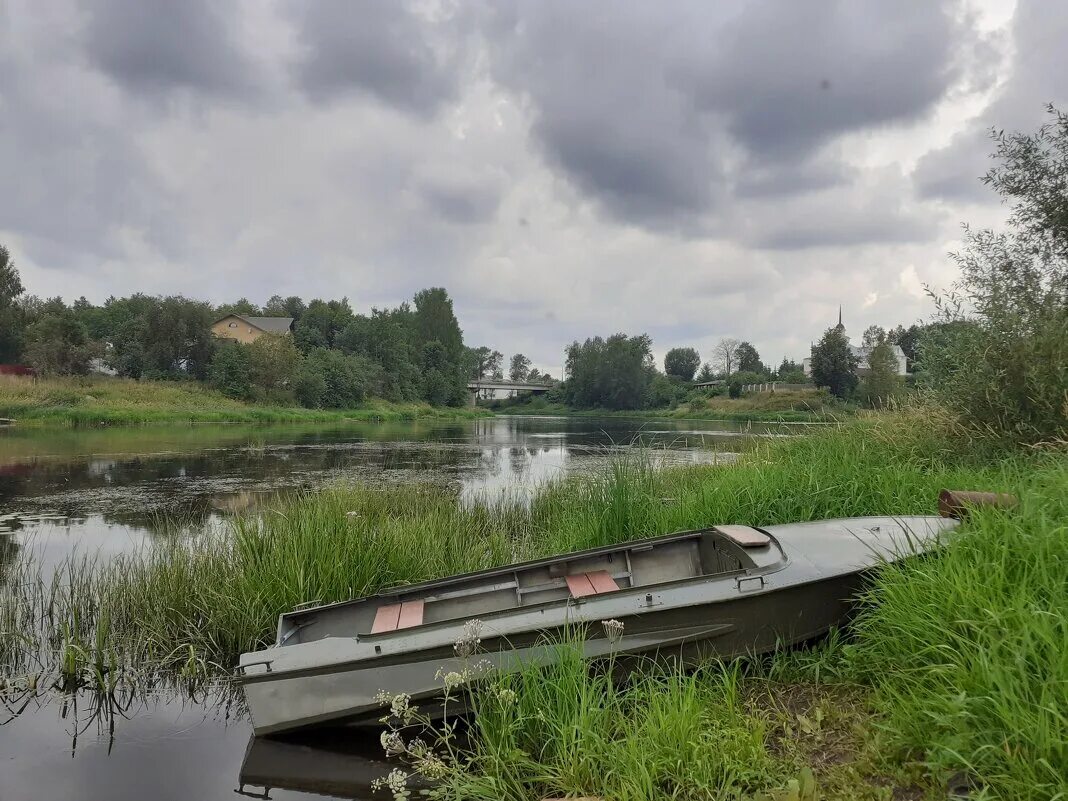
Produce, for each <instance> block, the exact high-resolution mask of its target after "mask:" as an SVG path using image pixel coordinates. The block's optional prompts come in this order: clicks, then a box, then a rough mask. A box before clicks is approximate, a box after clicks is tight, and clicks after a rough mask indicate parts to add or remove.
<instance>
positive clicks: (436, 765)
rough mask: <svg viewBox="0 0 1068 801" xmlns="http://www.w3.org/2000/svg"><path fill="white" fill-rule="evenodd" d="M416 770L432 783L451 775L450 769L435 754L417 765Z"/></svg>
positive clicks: (421, 760) (428, 755) (419, 761)
mask: <svg viewBox="0 0 1068 801" xmlns="http://www.w3.org/2000/svg"><path fill="white" fill-rule="evenodd" d="M415 769H416V770H417V771H419V772H420V773H422V774H423V775H424V776H426V777H427V778H428V779H430V780H431V781H439V780H441V779H444V778H445V776H446V775H448V773H449V767H448V765H446V764H445V763H444V762H442V761H441V759H440V758H439V757H436V756H434V755H433V754H427V755H426V756H425V757H423V758H422V759H420V760H418V761H417V762H416V763H415Z"/></svg>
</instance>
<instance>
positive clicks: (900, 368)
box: [801, 306, 908, 377]
mask: <svg viewBox="0 0 1068 801" xmlns="http://www.w3.org/2000/svg"><path fill="white" fill-rule="evenodd" d="M835 328H837V329H838V330H839V331H841V332H842V333H845V326H844V325H842V307H841V306H839V307H838V325H837V326H835ZM892 348H893V351H894V358H895V359H897V374H898V375H905V372H906V367H907V366H908V359H906V358H905V351H903V350H901V347H900V346H899V345H893V346H892ZM849 350H850V351H852V353H853V355H854V356H855V357H856V359H857V375H864V374H865V373H867V372H868V370H869V369H870V368H869V366H868V357H869V356H870V355H871V348H868V347H865V346H863V345H859V346H858V345H854V344H852V343H850V345H849ZM801 367H802V369H804V371H805V375H807V376H810V377H811V375H812V357H811V356H808V357H806V358H805V359H804V360H803V361H802V362H801Z"/></svg>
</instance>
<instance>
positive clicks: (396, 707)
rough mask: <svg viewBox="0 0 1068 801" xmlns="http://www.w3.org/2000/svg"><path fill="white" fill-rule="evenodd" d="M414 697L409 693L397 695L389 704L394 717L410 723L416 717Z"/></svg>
mask: <svg viewBox="0 0 1068 801" xmlns="http://www.w3.org/2000/svg"><path fill="white" fill-rule="evenodd" d="M411 702H412V697H411V696H410V695H408V693H397V694H396V695H394V696H393V698H392V699H391V700H390V702H389V711H390V712H391V713H392V714H393V717H395V718H399V719H400V720H402V721H404V722H405V723H410V722H411V720H412V718H413V717H415V707H413V706H412V703H411Z"/></svg>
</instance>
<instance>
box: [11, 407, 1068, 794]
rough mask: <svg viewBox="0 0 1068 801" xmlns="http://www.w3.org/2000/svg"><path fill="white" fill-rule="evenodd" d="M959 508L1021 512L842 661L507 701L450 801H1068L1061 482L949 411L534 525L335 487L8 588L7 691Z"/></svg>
mask: <svg viewBox="0 0 1068 801" xmlns="http://www.w3.org/2000/svg"><path fill="white" fill-rule="evenodd" d="M945 486H950V487H958V488H968V489H980V490H992V491H1003V492H1014V493H1016V494H1017V495H1019V496H1020V498H1021V502H1022V503H1021V508H1020V511H1019V512H1018V513H1015V514H1004V513H985V514H981V515H977V516H976V517H975V518H974V519H973V520H972V521H970V522H969V524H968V525H967V526H966V527H965V528H964V529H963V530H962V532H961V536H960V537H958V538H957V539H956V540H955V542H954V543H953V545H952V546H950V547H949V548H947V549H946V550H945V551H944V552H943V553H941V554H940V555H939V556H938V558H936V559H929V560H922V561H919V562H915V563H912V564H910V565H907V566H903V567H897V568H893V569H889V570H886V571H884V572H883V574H882V575H881V577H880V578H879V580H878V582H877V583H876V585H875V587H874V588H873V590H872V592H871V593H870V594H869V595H868V596H867V598H866V599H865V605H864V611H863V613H862V615H861V617H860V619H859V620H858V622H857V624H856V626H855V627H854V629H853V631H852V632H851V633H850V635H849V637H848V638H840V639H832V640H831V641H830V642H829V643H825V644H824V645H822V646H821V647H820V648H818V649H816V650H815V651H812V652H808V653H790V654H785V655H780V656H778V657H776V658H774V659H770V660H767V661H763V662H761V663H759V664H750V665H744V666H743V665H735V666H733V667H730V668H720V667H718V666H715V665H711V666H710V667H709V669H708V670H706V671H701V672H699V673H697V674H694V675H692V676H684V677H672V676H670V675H666V676H665V675H661V674H657V673H655V672H652V673H650V674H649V675H648V677H646V678H645V679H642V680H641V681H639V682H636V683H635V684H633V685H631V686H630V687H628V688H620V690H619V691H618V692H617V691H615V690H613V689H612V688H609V687H607V686H605V685H604V683H603V682H601V683H598V681H599V680H598V679H597V677H595V676H591V675H590V674H588V673H587V672H585V671H584V670H582V671H579V670H577V669H576V668H572V669H571V672H570V673H569V672H566V670H564V668H561V671H563V672H559V671H557V672H553V671H550V672H549V673H548V674H538V676H537V677H536V679H535V678H532V679H531V680H529V681H523V680H509V681H513V683H509V684H500V683H499V682H498V683H491V684H490V685H489V686H488V687H487V689H486V690H485V691H484V693H483V694H482V695H480V698H481V699H482V700H483V702H484V703H486V704H489V703H492V700H491V699H494V698H496V699H498V700H499V699H501V698H506V697H511V696H510V695H509V693H514V694H515V699H514V707H512V709H513V710H514V711H519V712H522V713H523V714H513V712H507V710H503V709H502V710H501V714H500V715H497V716H496V717H495V716H493V715H487V716H485V717H484V718H483V719H480V720H485V722H486V724H487V725H486V726H482V724H481V723H480V724H479V728H477V729H476V731H475V737H474V738H473V740H472V743H471V745H470V746H469V749H468V750H466V751H465V752H464V753H463V755H462V756H461V758H460V759H459V760H458V761H456V762H454V763H450V764H451V767H450V771H451V772H450V773H449V778H448V781H449V782H451V783H452V784H451V786H452V789H453V791H454V793H453V795H450V796H447V797H460V796H463V797H471V798H515V799H528V798H529V799H536V798H541V797H542V796H544V795H563V794H566V793H573V794H586V795H601V796H603V797H608V798H613V799H626V798H635V799H637V798H669V797H682V798H701V797H739V796H743V795H744V796H748V797H751V798H764V797H766V798H799V799H801V798H814V797H815V795H813V794H812V793H811V790H806V791H805V792H806V793H808V794H802V789H803V788H806V787H809V783H810V782H814V783H815V784H818V786H819V792H820V797H822V798H841V799H846V798H850V799H852V798H871V799H877V798H878V799H882V798H886V797H887V794H888V792H889V793H892V794H893V795H894V797H914V798H920V797H924V795H925V794H930V795H931V796H932V797H934V796H935V795H936V794H937V793H939V792H941V793H942V797H944V789H941V788H944V783H945V781H946V779H947V778H948V777H950V776H951V775H953V774H955V773H958V772H961V771H965V772H967V774H968V778H969V781H972V782H976V783H980V784H982V785H984V786H986V787H987V788H988V789H989V791H990V793H991V794H992V795H993V796H997V797H999V798H1006V799H1017V798H1018V799H1024V798H1042V797H1044V798H1050V797H1053V796H1055V795H1056V793H1057V792H1065V791H1068V774H1066V771H1065V766H1068V721H1066V720H1065V718H1064V717H1063V714H1062V713H1061V710H1063V709H1065V708H1068V655H1066V654H1065V652H1064V650H1063V649H1062V648H1061V644H1062V643H1063V642H1064V641H1065V640H1066V638H1068V588H1066V587H1065V584H1064V580H1063V576H1064V575H1065V572H1066V571H1068V531H1066V523H1065V521H1066V520H1068V467H1066V466H1065V463H1064V459H1063V453H1056V452H1052V451H1028V452H1009V451H1005V450H1003V449H1000V448H998V447H996V446H994V445H991V444H989V443H987V442H986V441H984V440H981V439H976V438H974V437H971V436H969V435H968V434H966V433H965V432H962V431H960V430H958V429H957V428H956V427H955V426H953V424H952V423H951V422H949V421H948V420H946V419H945V418H944V417H942V416H941V415H940V414H938V413H936V412H932V411H926V412H910V413H908V414H896V415H883V416H877V417H873V418H870V419H862V420H855V421H851V422H849V423H847V424H845V425H843V426H842V427H840V428H839V427H821V428H820V429H819V430H818V431H817V432H816V433H815V434H813V435H812V436H808V437H802V438H796V439H785V440H773V441H769V442H764V443H762V444H760V445H758V446H757V447H756V448H755V449H754V450H752V451H751V452H748V453H746V454H744V455H743V456H742V458H741V459H740V461H739V462H738V463H737V464H736V465H735V466H733V467H691V468H678V469H667V470H656V469H654V468H653V466H652V464H651V463H650V462H649V461H648V460H643V459H640V458H639V459H629V460H623V461H618V462H615V463H614V464H613V465H612V466H611V469H609V470H607V471H605V472H603V473H599V474H596V475H593V476H590V477H585V478H576V479H571V480H568V481H565V482H561V483H556V484H553V485H550V486H548V487H546V488H545V489H543V490H542V491H541V492H539V493H537V494H536V495H535V496H534V497H533V498H532V499H530V502H529V503H524V502H523V501H522V500H521V499H515V498H507V497H506V498H498V497H494V498H490V499H487V500H485V501H484V502H482V503H475V504H472V505H459V504H457V503H456V498H455V495H454V494H453V493H452V492H449V491H447V490H442V489H440V488H437V489H434V488H428V487H411V486H408V487H386V488H369V487H366V486H356V487H333V488H330V489H328V490H325V491H323V492H318V493H312V494H308V495H305V496H303V497H300V498H298V499H296V500H292V501H288V502H285V503H282V504H280V505H278V506H276V507H275V508H274V510H273V511H271V512H268V513H266V514H264V515H258V516H244V517H239V518H237V519H236V520H235V522H234V524H233V526H232V530H231V531H230V532H229V535H228V536H226V537H211V536H204V537H202V538H200V539H198V540H196V541H195V542H193V543H188V542H185V543H183V542H175V543H172V544H171V545H170V546H168V547H160V548H158V549H156V550H154V551H152V552H149V553H147V554H145V555H143V556H138V557H132V558H130V557H124V558H122V559H120V560H119V561H118V562H115V563H113V564H112V565H111V566H109V567H106V568H103V569H101V570H100V571H98V572H95V573H94V572H91V571H90V570H89V569H88V568H87V566H86V565H84V564H74V565H72V566H71V570H69V571H67V572H65V573H64V574H63V575H61V576H60V577H59V578H58V579H56V580H51V579H50V577H39V578H38V577H36V576H35V575H34V572H33V566H32V565H29V564H24V563H15V564H13V565H12V566H10V567H9V568H8V579H9V580H8V584H7V586H8V587H9V588H18V589H15V590H5V591H4V592H3V593H2V594H0V665H2V666H3V668H4V670H3V675H4V676H5V679H6V681H7V682H8V684H9V686H10V684H11V682H12V681H29V680H30V678H29V676H31V675H33V676H34V678H33V679H32V680H33V681H34V682H35V684H39V685H41V686H44V685H45V681H44V679H45V677H44V676H37V675H36V672H38V671H39V670H40V667H39V665H38V664H37V663H36V662H35V661H34V659H35V658H36V654H37V649H41V652H42V653H45V654H48V655H50V657H51V660H52V664H53V665H54V666H58V665H63V666H64V667H63V668H62V670H63V671H64V672H66V673H68V674H74V675H77V676H81V677H82V680H84V681H87V682H89V683H90V684H91V683H92V682H94V681H96V679H94V678H93V676H95V675H100V676H101V677H102V679H101V680H102V681H105V682H110V681H114V680H117V679H116V678H115V677H126V680H133V681H136V680H137V678H136V677H137V676H140V675H143V674H152V673H154V672H156V671H160V670H163V671H167V672H169V674H170V675H176V676H181V677H184V678H185V679H187V680H192V679H193V678H195V677H197V676H201V677H204V676H212V675H218V674H220V673H225V672H226V671H227V670H228V667H229V666H230V665H232V664H233V661H234V659H235V657H236V655H237V654H239V653H240V652H241V651H243V650H248V649H251V648H252V647H255V646H256V645H258V644H262V643H264V642H266V641H267V640H268V639H269V638H270V636H271V632H272V630H273V626H274V623H275V620H276V616H277V614H278V613H279V612H280V611H282V610H284V609H287V608H290V607H291V606H293V605H295V604H297V603H300V602H302V601H306V600H308V599H313V598H314V599H321V600H324V601H329V600H342V599H345V598H349V597H353V596H359V595H364V594H367V593H370V592H374V591H375V590H377V589H380V588H382V587H383V586H386V585H390V584H395V583H401V582H408V581H418V580H421V579H424V578H431V577H436V576H441V575H447V574H450V573H455V572H460V571H464V570H473V569H478V568H481V567H487V566H491V565H496V564H501V563H505V562H510V561H513V560H518V559H523V558H529V557H534V556H537V555H542V554H547V553H556V552H562V551H568V550H574V549H578V548H585V547H592V546H596V545H602V544H608V543H611V542H616V541H620V540H626V539H633V538H638V537H642V536H648V535H652V534H659V533H663V532H666V531H671V530H677V529H687V528H695V527H700V526H705V525H708V524H711V523H716V522H722V521H724V520H729V521H731V522H736V523H750V524H758V525H759V524H772V523H778V522H788V521H799V520H810V519H820V518H827V517H846V516H858V515H865V514H887V513H891V514H892V513H900V514H909V513H933V512H934V509H935V497H936V494H937V492H938V490H939V489H941V488H942V487H945ZM427 543H433V546H434V547H432V548H428V547H426V545H427ZM35 630H42V631H43V637H42V638H41V639H40V640H37V641H36V642H32V643H31V642H27V639H26V632H32V631H35ZM27 653H29V654H33V657H27V656H26V654H27ZM20 655H21V656H20ZM98 665H103V666H105V667H106V666H108V665H111V666H113V667H112V668H109V669H108V670H107V671H103V672H102V671H99V670H97V668H95V667H94V666H98ZM114 666H117V668H116V667H114ZM565 667H566V666H565ZM51 669H52V670H56V669H57V668H56V667H53V668H51ZM20 676H21V677H22V678H18V677H20ZM384 689H388V688H384ZM503 690H508V691H509V692H508V693H504V692H501V691H503ZM487 699H490V700H487ZM576 700H577V701H578V703H576ZM539 710H540V715H539V714H538V713H539ZM506 715H511V717H507V716H506ZM634 721H640V727H639V728H640V729H641V731H640V732H636V731H635V726H634ZM494 722H496V723H497V724H499V725H490V724H493V723H494ZM680 749H681V750H680ZM680 753H682V754H687V755H688V756H687V757H685V758H682V759H680V757H679V754H680ZM791 781H794V782H796V783H797V784H796V789H797V794H795V795H789V794H788V793H790V792H792V790H790V782H791ZM784 788H785V789H784ZM887 788H890V790H889V791H888V790H887ZM779 790H783V792H784V793H787V794H783V795H764V794H766V793H774V792H778V791H779Z"/></svg>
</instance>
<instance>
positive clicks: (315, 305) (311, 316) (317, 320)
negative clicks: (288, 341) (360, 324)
mask: <svg viewBox="0 0 1068 801" xmlns="http://www.w3.org/2000/svg"><path fill="white" fill-rule="evenodd" d="M352 320H353V314H352V307H351V306H349V301H348V298H342V299H341V300H330V301H326V300H320V299H319V298H316V299H315V300H313V301H312V302H311V303H309V304H308V308H307V309H306V310H305V312H304V314H302V315H301V317H300V320H299V321H298V322H297V323H296V325H295V326H294V328H293V340H294V341H295V342H296V344H297V347H298V348H300V349H301V350H302V351H304V352H305V353H307V352H309V351H311V350H313V349H315V348H332V347H334V346H335V344H336V343H335V340H336V338H337V336H338V334H340V333H341V332H342V331H344V330H345V329H346V328H347V327H348V325H349V324H350V323H351V322H352Z"/></svg>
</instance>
